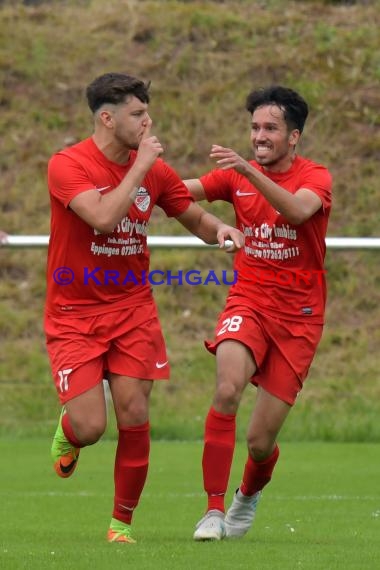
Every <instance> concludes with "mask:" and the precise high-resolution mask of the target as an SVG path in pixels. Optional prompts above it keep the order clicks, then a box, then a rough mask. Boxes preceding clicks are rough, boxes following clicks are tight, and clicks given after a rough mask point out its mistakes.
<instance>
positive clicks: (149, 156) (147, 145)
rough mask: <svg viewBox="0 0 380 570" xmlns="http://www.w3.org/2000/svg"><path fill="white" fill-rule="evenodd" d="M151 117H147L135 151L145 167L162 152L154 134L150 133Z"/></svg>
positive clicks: (151, 163)
mask: <svg viewBox="0 0 380 570" xmlns="http://www.w3.org/2000/svg"><path fill="white" fill-rule="evenodd" d="M151 128H152V119H150V118H149V119H148V121H147V123H146V125H145V128H144V132H143V134H142V137H141V140H140V144H139V149H138V151H137V158H136V160H138V161H139V162H141V163H142V164H143V165H144V167H145V168H147V169H148V168H150V167H151V166H152V165H153V164H154V162H155V161H156V159H157V158H158V157H159V156H160V154H162V153H163V152H164V149H163V147H162V144H161V143H160V141H159V140H158V138H157V137H156V136H155V135H152V133H151Z"/></svg>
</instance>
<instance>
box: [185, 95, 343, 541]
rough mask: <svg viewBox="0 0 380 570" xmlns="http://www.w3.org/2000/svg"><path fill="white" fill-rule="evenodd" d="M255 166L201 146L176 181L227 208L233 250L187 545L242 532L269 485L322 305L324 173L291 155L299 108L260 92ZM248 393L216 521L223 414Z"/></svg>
mask: <svg viewBox="0 0 380 570" xmlns="http://www.w3.org/2000/svg"><path fill="white" fill-rule="evenodd" d="M246 107H247V110H248V111H249V113H250V115H251V118H252V121H251V142H252V146H253V152H254V157H255V160H252V161H246V160H244V159H243V158H241V157H240V156H239V155H238V154H236V152H234V151H233V150H232V149H229V148H225V147H222V146H219V145H213V146H212V148H211V154H210V156H211V158H213V159H215V160H216V164H217V169H215V170H212V171H211V172H209V173H208V174H206V175H204V176H202V177H201V178H200V179H191V180H186V181H185V184H186V185H187V187H188V188H189V189H190V191H191V193H192V194H193V196H194V197H195V199H196V200H202V199H204V198H206V199H207V200H209V201H210V202H212V201H214V200H225V201H227V202H230V203H231V204H232V205H233V207H234V210H235V214H236V223H237V227H238V228H239V229H241V231H242V232H243V233H244V235H245V247H244V248H243V249H242V250H240V251H239V252H238V253H237V255H236V257H235V261H234V268H235V270H236V271H237V276H238V277H237V281H236V283H235V284H234V285H232V287H231V289H230V291H229V294H228V297H227V301H226V305H225V308H224V310H223V312H222V313H221V315H220V317H219V320H218V323H217V325H216V330H215V339H214V341H213V342H208V343H206V346H207V348H208V350H209V351H210V352H212V353H214V354H216V367H217V383H216V390H215V394H214V398H213V401H212V405H211V407H210V410H209V412H208V415H207V418H206V424H205V435H204V450H203V460H202V466H203V480H204V488H205V491H206V493H207V496H208V506H207V511H206V514H205V516H204V517H203V518H202V519H201V520H200V521H199V523H198V524H197V525H196V530H195V533H194V539H195V540H220V539H222V538H224V537H225V536H227V537H240V536H243V535H244V534H245V533H246V532H247V531H248V530H249V528H250V526H251V524H252V522H253V519H254V516H255V512H256V508H257V504H258V501H259V499H260V495H261V492H262V489H263V487H264V486H265V485H266V484H267V483H268V482H269V481H270V479H271V476H272V472H273V469H274V467H275V465H276V462H277V459H278V456H279V448H278V445H277V443H276V439H277V436H278V434H279V432H280V429H281V427H282V425H283V423H284V421H285V419H286V417H287V415H288V413H289V411H290V409H291V407H292V406H293V404H294V402H295V400H296V397H297V395H298V394H299V392H300V390H301V388H302V385H303V382H304V380H305V378H306V376H307V373H308V370H309V367H310V364H311V362H312V360H313V357H314V355H315V352H316V349H317V346H318V343H319V340H320V338H321V334H322V327H323V322H324V309H325V302H326V286H325V275H324V273H325V271H324V257H325V249H326V248H325V236H326V230H327V222H328V217H329V213H330V205H331V186H332V180H331V176H330V174H329V172H328V170H327V169H326V168H325V167H323V166H321V165H319V164H316V163H314V162H312V161H311V160H308V159H306V158H303V157H301V156H299V155H298V154H297V153H296V145H297V143H298V141H299V138H300V136H301V133H302V131H303V127H304V124H305V121H306V118H307V115H308V105H307V103H306V102H305V101H304V99H303V98H302V97H301V96H300V95H299V94H298V93H296V92H295V91H293V90H291V89H288V88H285V87H282V86H272V87H268V88H266V89H259V90H255V91H253V92H251V93H250V94H249V96H248V98H247V105H246ZM249 383H253V384H254V385H256V386H257V398H256V403H255V405H254V408H253V412H252V415H251V419H250V423H249V427H248V433H247V445H248V457H247V461H246V464H245V468H244V472H243V478H242V483H241V485H240V487H239V488H238V490H237V491H236V493H235V495H234V499H233V502H232V505H231V507H230V508H229V509H228V511H227V513H226V514H225V505H224V497H225V493H226V489H227V486H228V481H229V475H230V468H231V463H232V459H233V453H234V446H235V417H236V413H237V411H238V408H239V403H240V400H241V396H242V394H243V391H244V389H245V388H246V386H247V385H248V384H249Z"/></svg>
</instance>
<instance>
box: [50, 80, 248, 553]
mask: <svg viewBox="0 0 380 570" xmlns="http://www.w3.org/2000/svg"><path fill="white" fill-rule="evenodd" d="M86 94H87V101H88V105H89V107H90V109H91V111H92V113H93V117H94V132H93V135H92V136H91V137H89V138H86V139H85V140H83V141H81V142H79V143H77V144H75V145H73V146H71V147H67V148H65V149H63V150H61V151H60V152H58V153H57V154H55V155H54V156H53V157H52V158H51V159H50V162H49V167H48V185H49V192H50V198H51V232H50V243H49V251H48V265H47V300H46V311H45V331H46V338H47V349H48V353H49V357H50V361H51V367H52V372H53V376H54V380H55V385H56V389H57V391H58V395H59V398H60V401H61V403H62V405H63V407H62V413H61V415H60V419H59V423H58V427H57V431H56V433H55V436H54V440H53V445H52V456H53V461H54V467H55V470H56V472H57V474H58V475H59V476H60V477H69V476H70V475H72V473H73V471H74V469H75V468H76V465H77V463H78V457H79V453H80V450H81V448H83V447H85V446H87V445H92V444H93V443H95V442H96V441H97V440H98V439H99V438H100V437H101V435H102V434H103V432H104V430H105V428H106V403H105V396H104V390H103V382H102V380H103V378H107V379H108V382H109V386H110V392H111V395H112V399H113V404H114V409H115V414H116V419H117V426H118V444H117V451H116V457H115V468H114V481H115V496H114V506H113V513H112V519H111V524H110V526H109V530H108V535H107V536H108V541H109V542H124V543H130V544H131V543H134V542H135V540H134V539H133V538H132V536H131V521H132V515H133V511H134V509H135V508H136V506H137V504H138V502H139V499H140V495H141V493H142V490H143V487H144V483H145V480H146V476H147V471H148V462H149V447H150V436H149V397H150V393H151V390H152V385H153V380H160V379H164V378H168V376H169V363H168V357H167V353H166V349H165V344H164V339H163V336H162V332H161V327H160V323H159V320H158V315H157V310H156V306H155V304H154V301H153V297H152V292H151V287H150V283H149V282H148V281H146V280H143V279H141V282H137V283H136V282H135V280H126V281H125V282H124V281H123V283H120V282H119V281H118V279H115V276H119V275H127V274H128V271H130V272H131V273H132V274H133V275H134V276H135V277H136V276H142V275H143V274H144V275H146V274H147V273H149V252H148V250H147V236H146V234H147V225H148V222H149V218H150V216H151V214H152V209H153V207H154V206H155V205H157V206H159V207H160V208H162V209H163V210H164V212H165V213H166V215H167V216H170V217H175V218H177V219H178V221H179V222H180V223H181V224H182V225H183V226H185V228H187V229H188V230H189V231H191V232H192V233H194V234H195V235H196V236H198V237H200V238H201V239H203V240H204V241H206V242H207V243H219V245H220V246H221V247H223V246H224V244H225V241H226V240H232V245H231V246H229V248H228V249H229V250H230V251H234V250H236V249H238V248H239V247H241V246H242V245H243V242H244V237H243V235H242V233H241V232H240V231H238V230H236V229H235V228H232V227H230V226H226V225H225V224H223V223H222V222H221V221H220V220H219V219H218V218H215V217H214V216H212V215H211V214H208V213H207V212H205V211H204V210H203V209H202V208H200V206H199V205H198V204H196V203H195V202H194V200H193V198H192V197H191V195H190V194H189V192H188V190H187V188H186V187H185V185H184V184H183V182H182V181H181V179H180V178H179V177H178V175H177V174H176V173H175V172H174V171H173V170H172V169H171V168H170V167H169V166H168V165H167V164H166V163H165V162H164V161H163V160H162V159H161V158H159V157H160V155H161V154H162V153H163V147H162V145H161V142H160V141H159V139H158V138H157V136H156V135H154V134H152V132H151V126H152V121H151V119H150V117H149V114H148V103H149V93H148V86H147V85H146V84H145V83H144V82H143V81H141V80H139V79H137V78H135V77H132V76H130V75H125V74H121V73H106V74H105V75H102V76H100V77H98V78H96V79H95V80H94V81H93V82H92V83H91V84H90V85H89V86H88V87H87V91H86ZM100 277H101V278H100Z"/></svg>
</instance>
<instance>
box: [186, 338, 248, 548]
mask: <svg viewBox="0 0 380 570" xmlns="http://www.w3.org/2000/svg"><path fill="white" fill-rule="evenodd" d="M216 363H217V379H216V390H215V394H214V398H213V402H212V406H211V407H210V410H209V412H208V415H207V418H206V423H205V434H204V449H203V458H202V469H203V482H204V489H205V491H206V493H207V512H206V515H205V516H204V517H203V518H202V519H201V520H200V521H199V522H198V524H197V526H196V530H195V533H194V540H220V539H221V538H223V537H224V523H223V519H224V510H225V506H224V497H225V493H226V490H227V485H228V480H229V476H230V470H231V464H232V459H233V453H234V449H235V432H236V422H235V419H236V413H237V410H238V407H239V404H240V400H241V397H242V394H243V391H244V389H245V387H246V386H247V384H248V383H249V381H250V378H251V376H252V375H253V374H254V372H255V369H256V365H255V361H254V359H253V357H252V353H251V351H250V350H249V349H248V348H247V347H246V346H245V345H244V344H242V343H240V342H236V341H234V340H225V341H223V342H221V343H220V344H219V345H218V347H217V351H216Z"/></svg>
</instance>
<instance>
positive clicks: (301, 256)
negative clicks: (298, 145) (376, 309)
mask: <svg viewBox="0 0 380 570" xmlns="http://www.w3.org/2000/svg"><path fill="white" fill-rule="evenodd" d="M250 164H251V165H252V166H253V167H254V168H256V169H257V170H259V171H261V172H263V173H264V174H265V175H266V176H268V178H270V179H271V180H273V182H275V183H276V184H278V185H279V186H281V187H282V188H284V189H285V190H287V191H288V192H290V193H291V194H294V193H295V192H296V191H297V190H299V189H300V188H307V189H308V190H311V191H312V192H315V193H316V194H317V195H318V196H319V197H320V199H321V201H322V207H321V208H320V209H319V210H318V211H317V212H316V213H315V214H314V215H313V216H312V217H311V218H309V219H308V220H307V221H306V222H305V223H303V224H300V225H294V224H290V223H289V222H288V221H287V219H286V218H285V217H284V216H282V215H281V214H280V213H279V212H278V211H276V210H275V208H274V207H273V206H272V205H271V204H270V203H269V202H268V200H266V198H264V197H263V195H262V194H261V193H260V191H259V190H258V189H257V188H255V186H253V185H252V184H251V182H249V181H248V180H247V178H246V177H245V176H243V175H241V174H239V173H238V172H236V170H233V169H230V170H219V169H216V170H212V171H211V172H209V173H208V174H205V175H204V176H202V177H201V178H200V180H201V182H202V185H203V187H204V190H205V192H206V197H207V199H208V201H209V202H212V201H214V200H225V201H227V202H231V203H232V204H233V206H234V209H235V214H236V225H237V227H238V228H239V229H240V230H241V231H242V232H243V233H244V235H245V247H244V249H242V250H240V251H239V252H238V253H237V254H236V256H235V261H234V269H235V271H236V275H237V279H236V282H235V284H234V285H232V287H231V288H230V291H229V296H228V300H227V302H228V303H229V304H230V305H231V304H233V303H234V299H236V302H237V303H243V304H245V305H249V306H251V307H253V308H254V309H256V310H257V311H258V312H262V313H264V314H266V315H269V316H277V317H280V318H283V319H290V320H297V321H299V320H305V319H307V320H308V321H309V322H313V323H323V320H324V308H325V304H326V280H325V271H324V258H325V252H326V244H325V237H326V231H327V223H328V217H329V214H330V208H331V186H332V179H331V175H330V173H329V171H328V170H327V169H326V168H325V167H323V166H321V165H319V164H316V163H314V162H312V161H311V160H308V159H306V158H302V157H299V156H297V157H296V159H295V160H294V162H293V164H292V166H291V167H290V169H289V170H288V171H286V172H268V171H267V170H265V169H264V168H263V167H261V166H260V165H259V164H258V163H257V162H255V161H251V162H250Z"/></svg>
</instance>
